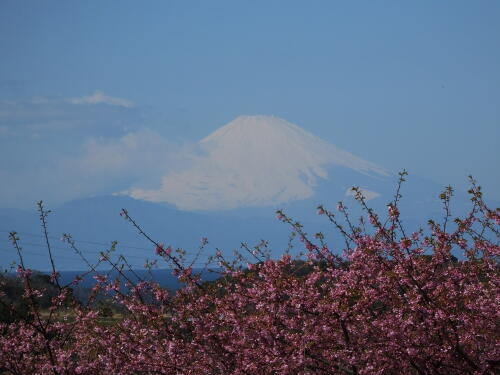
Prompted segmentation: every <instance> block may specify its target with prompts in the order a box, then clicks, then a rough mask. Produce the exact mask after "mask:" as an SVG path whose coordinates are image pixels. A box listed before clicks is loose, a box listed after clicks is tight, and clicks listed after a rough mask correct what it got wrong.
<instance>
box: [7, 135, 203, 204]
mask: <svg viewBox="0 0 500 375" xmlns="http://www.w3.org/2000/svg"><path fill="white" fill-rule="evenodd" d="M192 154H193V152H192V148H191V147H190V146H189V145H175V144H173V143H172V142H170V141H168V140H167V139H166V138H164V137H162V136H161V135H160V134H158V133H156V132H154V131H152V130H149V129H141V130H139V131H135V132H130V133H127V134H125V135H123V136H121V137H107V138H104V137H99V138H92V139H90V140H88V141H86V142H85V143H84V144H83V145H81V146H80V150H79V151H78V152H77V153H76V154H74V155H72V156H70V155H68V154H61V153H60V152H58V151H55V152H54V153H53V154H52V155H50V156H48V155H46V156H45V157H44V160H41V161H40V162H39V163H34V162H33V160H31V161H30V162H29V164H28V165H25V164H21V166H22V167H20V168H15V169H14V168H10V169H9V170H7V169H6V168H2V167H1V166H0V180H2V181H8V182H9V183H8V184H4V185H2V186H1V187H0V188H1V190H0V192H1V194H0V207H2V206H4V207H10V206H12V202H15V206H17V207H25V208H31V207H32V205H33V202H35V201H37V200H40V199H43V200H44V201H47V202H48V203H50V204H59V203H62V202H65V201H68V200H72V199H77V198H83V197H88V196H94V195H105V194H112V193H114V192H117V191H124V190H126V189H128V188H130V187H132V188H133V187H135V186H141V187H146V188H157V187H158V185H159V183H160V176H163V175H165V174H169V173H173V172H175V171H177V170H178V168H185V167H189V161H190V158H191V157H190V156H189V155H192ZM35 164H36V165H35Z"/></svg>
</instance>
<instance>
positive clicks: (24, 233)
mask: <svg viewBox="0 0 500 375" xmlns="http://www.w3.org/2000/svg"><path fill="white" fill-rule="evenodd" d="M0 232H2V233H11V232H12V231H8V230H4V229H0ZM16 234H18V235H20V236H31V237H37V238H41V239H43V238H44V236H43V235H41V234H35V233H28V232H17V231H16ZM48 238H49V239H51V240H56V241H60V240H61V239H60V238H57V237H54V236H48ZM72 239H73V240H74V241H75V242H76V243H83V244H89V245H99V246H108V247H109V246H110V243H103V242H96V241H88V240H80V239H76V238H74V237H72ZM21 244H26V245H33V244H29V243H27V242H21ZM33 246H39V245H33ZM117 246H118V247H122V248H126V249H133V250H143V251H151V248H145V247H138V246H131V245H124V244H122V243H121V242H119V241H118V245H117ZM44 247H45V245H44ZM52 247H53V246H52ZM54 248H57V247H54ZM183 251H184V250H183ZM186 254H188V255H196V252H191V251H189V252H187V251H186Z"/></svg>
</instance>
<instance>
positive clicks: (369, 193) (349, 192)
mask: <svg viewBox="0 0 500 375" xmlns="http://www.w3.org/2000/svg"><path fill="white" fill-rule="evenodd" d="M359 191H360V192H361V194H363V197H365V199H366V201H367V202H368V201H369V200H372V199H375V198H378V197H380V194H379V193H377V192H375V191H371V190H368V189H365V188H359ZM355 195H356V193H355V191H354V190H352V188H349V189H347V190H346V192H345V196H346V197H354V196H355Z"/></svg>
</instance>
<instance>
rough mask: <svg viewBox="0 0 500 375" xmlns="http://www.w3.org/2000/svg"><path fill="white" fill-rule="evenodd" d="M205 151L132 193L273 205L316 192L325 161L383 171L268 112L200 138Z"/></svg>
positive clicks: (205, 205) (201, 205)
mask: <svg viewBox="0 0 500 375" xmlns="http://www.w3.org/2000/svg"><path fill="white" fill-rule="evenodd" d="M200 146H201V147H202V148H203V149H204V150H205V151H206V155H205V156H204V157H201V158H199V159H198V160H197V161H196V163H195V164H194V165H193V166H192V167H191V168H189V169H186V170H184V171H181V172H177V173H172V174H169V175H167V176H165V177H163V179H162V187H161V188H160V189H159V190H140V189H136V190H133V191H132V193H131V195H132V196H133V197H135V198H139V199H146V200H151V201H156V202H170V203H173V204H175V205H177V206H178V207H179V208H181V209H187V210H190V209H231V208H237V207H248V206H266V205H275V204H278V203H283V202H287V201H292V200H300V199H305V198H308V197H310V196H312V195H313V194H314V187H315V186H316V183H317V179H318V178H323V179H326V178H327V177H328V176H327V172H326V170H325V168H324V167H325V166H327V165H339V166H343V167H347V168H350V169H354V170H356V171H358V172H361V173H366V174H376V175H387V172H386V171H385V170H384V169H382V168H381V167H379V166H377V165H375V164H373V163H371V162H368V161H366V160H363V159H361V158H359V157H357V156H355V155H353V154H351V153H349V152H346V151H343V150H341V149H339V148H337V147H335V146H333V145H331V144H329V143H327V142H325V141H323V140H321V139H320V138H318V137H316V136H314V135H312V134H311V133H309V132H306V131H305V130H303V129H301V128H300V127H298V126H297V125H294V124H291V123H289V122H287V121H285V120H283V119H280V118H277V117H272V116H240V117H238V118H236V119H235V120H233V121H231V122H230V123H228V124H227V125H225V126H223V127H221V128H219V129H218V130H216V131H215V132H213V133H212V134H210V135H209V136H207V137H206V138H204V139H203V140H201V141H200Z"/></svg>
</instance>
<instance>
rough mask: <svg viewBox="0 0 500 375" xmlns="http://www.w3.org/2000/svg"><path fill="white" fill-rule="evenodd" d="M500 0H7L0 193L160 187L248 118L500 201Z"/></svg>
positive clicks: (0, 31)
mask: <svg viewBox="0 0 500 375" xmlns="http://www.w3.org/2000/svg"><path fill="white" fill-rule="evenodd" d="M499 19H500V2H499V1H496V0H494V1H493V0H492V1H459V0H450V1H439V2H438V1H377V2H374V1H301V2H298V1H269V0H266V1H251V2H250V1H197V2H194V1H143V2H138V1H134V2H132V1H89V0H86V1H79V2H77V1H70V2H69V1H50V2H48V1H20V0H15V1H6V0H4V1H2V2H0V54H1V57H0V207H32V206H33V202H34V201H35V200H37V199H45V200H48V201H49V203H60V202H62V201H64V200H69V199H73V198H78V197H84V196H89V195H95V194H107V193H111V192H113V191H116V190H117V189H123V188H126V187H128V186H131V185H133V184H134V183H136V182H137V181H141V182H142V183H143V184H150V185H151V186H154V185H155V184H158V183H159V179H160V178H161V175H162V174H164V173H166V172H168V171H170V170H174V169H177V170H178V169H182V168H183V166H184V164H185V163H188V161H186V160H187V159H189V155H192V153H193V150H194V148H195V146H194V144H195V142H197V141H198V140H199V139H201V138H203V137H205V136H206V135H208V134H209V133H211V132H212V131H214V130H215V129H217V128H219V127H220V126H222V125H224V124H226V123H228V122H229V121H231V120H233V119H234V118H235V117H237V116H239V115H245V114H246V115H248V114H250V115H252V114H267V115H276V116H279V117H282V118H284V119H286V120H287V121H290V122H292V123H295V124H297V125H299V126H301V127H303V128H304V129H306V130H307V131H309V132H312V133H313V134H315V135H317V136H319V137H321V138H323V139H324V140H326V141H328V142H331V143H333V144H335V145H336V146H338V147H341V148H344V149H346V150H348V151H350V152H352V153H354V154H356V155H359V156H361V157H363V158H364V159H367V160H369V161H372V162H374V163H377V164H379V165H381V166H383V167H385V168H387V169H389V170H392V171H397V170H400V169H402V168H406V169H408V170H409V171H410V172H411V173H414V174H418V175H420V176H423V177H429V178H431V179H434V180H436V181H437V182H439V183H441V184H443V185H446V184H452V185H455V186H457V187H459V188H464V187H466V177H467V175H468V174H473V175H474V176H475V177H476V178H477V179H478V180H479V182H480V183H481V184H482V185H483V186H484V189H485V191H486V193H487V195H488V196H490V197H491V198H495V199H497V200H500V167H499V166H498V165H499V164H500V157H499V152H498V144H499V139H500V22H498V20H499Z"/></svg>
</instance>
